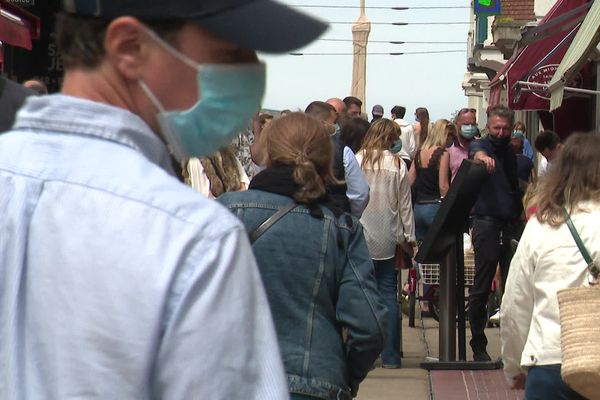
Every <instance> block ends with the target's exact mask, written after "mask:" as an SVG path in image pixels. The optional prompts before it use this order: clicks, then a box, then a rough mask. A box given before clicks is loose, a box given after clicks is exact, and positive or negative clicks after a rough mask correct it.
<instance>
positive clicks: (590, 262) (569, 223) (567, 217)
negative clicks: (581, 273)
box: [563, 209, 600, 279]
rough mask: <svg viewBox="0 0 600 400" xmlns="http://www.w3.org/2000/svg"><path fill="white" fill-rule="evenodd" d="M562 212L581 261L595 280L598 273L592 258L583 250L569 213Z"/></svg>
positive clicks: (583, 246)
mask: <svg viewBox="0 0 600 400" xmlns="http://www.w3.org/2000/svg"><path fill="white" fill-rule="evenodd" d="M563 210H564V212H565V222H566V223H567V226H568V227H569V230H570V231H571V236H573V239H575V243H577V247H578V248H579V252H580V253H581V255H582V256H583V259H584V260H585V262H586V263H587V265H588V269H589V271H590V273H591V274H592V277H593V278H594V279H597V278H598V273H599V272H600V271H599V270H598V266H597V265H596V263H595V262H594V260H592V257H591V256H590V253H589V252H588V251H587V249H586V248H585V245H584V244H583V241H582V240H581V237H579V233H577V229H575V225H573V221H572V220H571V216H570V215H569V213H568V212H567V210H566V209H563Z"/></svg>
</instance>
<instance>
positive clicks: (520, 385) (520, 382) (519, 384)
mask: <svg viewBox="0 0 600 400" xmlns="http://www.w3.org/2000/svg"><path fill="white" fill-rule="evenodd" d="M526 380H527V375H525V374H523V373H521V374H519V375H517V376H515V377H514V378H513V384H512V386H511V387H510V388H511V389H513V390H523V389H525V381H526Z"/></svg>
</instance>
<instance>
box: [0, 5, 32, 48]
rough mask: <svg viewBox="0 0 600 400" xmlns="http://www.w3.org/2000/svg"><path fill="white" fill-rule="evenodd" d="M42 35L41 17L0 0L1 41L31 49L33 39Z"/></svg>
mask: <svg viewBox="0 0 600 400" xmlns="http://www.w3.org/2000/svg"><path fill="white" fill-rule="evenodd" d="M39 37H40V19H39V18H38V17H36V16H35V15H33V14H31V13H29V12H27V11H25V10H23V9H22V8H20V7H17V6H15V5H13V4H10V3H8V2H7V1H5V0H0V41H1V42H2V43H6V44H9V45H11V46H17V47H23V48H25V49H27V50H31V48H32V45H31V41H32V40H33V39H38V38H39Z"/></svg>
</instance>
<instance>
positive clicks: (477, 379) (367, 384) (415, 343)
mask: <svg viewBox="0 0 600 400" xmlns="http://www.w3.org/2000/svg"><path fill="white" fill-rule="evenodd" d="M407 322H408V319H407V318H406V317H404V318H403V320H402V330H403V351H404V358H403V359H402V368H400V369H394V370H384V369H381V368H376V369H375V370H373V371H371V373H369V376H368V377H367V379H366V380H365V381H364V382H363V384H362V385H361V388H360V390H359V393H358V399H357V400H398V399H415V400H475V399H478V400H479V399H481V400H488V399H489V400H492V399H493V400H504V399H510V400H521V399H523V397H524V396H523V391H518V390H511V389H510V387H509V386H508V383H507V382H506V379H505V378H504V374H503V372H502V370H501V369H499V370H491V371H489V370H488V371H466V370H465V371H426V370H424V369H422V368H421V367H420V364H421V362H423V361H425V360H426V358H427V357H434V358H435V357H438V351H439V347H438V346H439V328H438V323H437V322H436V321H434V320H433V319H431V318H423V319H420V318H417V324H416V327H414V328H409V327H408V323H407ZM486 335H487V337H488V340H489V344H488V352H489V354H490V356H491V357H492V359H497V358H498V357H499V356H500V330H499V329H498V328H488V329H486ZM469 336H470V335H469V332H468V327H467V341H468V340H469V339H470V337H469ZM467 347H468V346H467ZM471 356H472V354H471V352H470V350H469V351H468V352H467V358H470V357H471Z"/></svg>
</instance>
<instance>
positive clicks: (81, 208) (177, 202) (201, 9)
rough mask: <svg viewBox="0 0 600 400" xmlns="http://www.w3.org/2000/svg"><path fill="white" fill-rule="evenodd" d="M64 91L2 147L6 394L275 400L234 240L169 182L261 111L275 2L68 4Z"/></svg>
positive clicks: (279, 372) (284, 39)
mask: <svg viewBox="0 0 600 400" xmlns="http://www.w3.org/2000/svg"><path fill="white" fill-rule="evenodd" d="M64 10H65V13H62V14H61V15H60V17H59V20H58V23H57V26H58V32H57V42H58V44H59V47H60V48H61V49H62V55H63V59H64V65H65V70H66V71H65V76H64V85H63V88H62V93H61V94H57V95H50V96H44V97H36V98H30V99H29V100H27V101H26V103H25V106H24V107H23V108H22V109H21V111H20V112H19V114H18V116H17V119H16V122H15V125H14V128H13V130H12V131H10V132H8V133H6V134H4V135H2V136H1V137H0V187H1V188H2V190H0V204H1V207H0V232H2V234H0V320H1V321H2V323H1V324H0V338H1V339H0V360H2V361H0V369H1V370H2V373H1V374H0V399H3V400H13V399H30V400H38V399H50V400H54V399H66V398H74V397H85V398H88V399H101V398H102V399H142V398H144V399H145V398H156V399H184V398H198V399H213V398H215V399H286V398H288V396H289V395H288V387H287V384H286V380H285V375H284V372H283V371H284V370H283V365H282V362H281V359H280V355H279V349H278V345H277V337H276V333H275V330H274V327H273V323H272V320H271V316H270V312H269V306H268V302H267V299H266V295H265V292H264V289H263V286H262V281H261V278H260V275H259V272H258V269H257V266H256V262H255V260H254V257H253V255H252V251H251V248H250V244H249V242H248V239H247V234H246V231H245V229H244V227H243V226H242V225H241V224H240V223H239V222H238V221H237V220H236V219H235V218H234V217H233V216H232V215H231V214H230V213H229V212H228V211H227V210H226V209H224V208H222V207H221V206H220V205H218V204H217V203H216V202H214V201H209V200H207V199H205V198H203V197H202V196H200V195H198V194H197V193H195V192H194V191H193V190H192V189H190V188H188V187H186V186H185V185H183V184H182V183H180V182H179V181H178V180H177V179H176V178H175V177H174V172H173V169H172V168H171V162H170V159H171V157H172V156H173V157H175V158H176V159H177V160H178V161H182V160H184V159H185V158H186V157H188V156H192V155H193V156H202V155H206V154H211V153H212V152H213V151H214V150H215V149H217V148H219V147H221V146H222V145H223V144H226V143H228V142H229V141H230V139H231V137H232V136H233V135H235V134H236V133H237V131H238V130H239V129H240V128H241V127H242V126H243V125H244V124H245V123H246V121H247V120H248V119H249V118H250V117H251V116H252V114H253V113H254V112H255V111H256V110H257V109H258V107H259V105H260V102H261V98H262V94H263V91H264V80H265V78H264V74H265V69H264V66H263V65H262V64H260V63H259V62H258V61H257V57H256V54H255V50H262V51H266V52H275V53H277V52H287V51H290V50H292V49H295V48H297V47H300V46H303V45H305V44H306V43H308V42H310V41H311V40H313V39H314V38H316V37H317V36H318V35H319V34H320V33H322V32H323V31H324V30H325V28H326V25H325V24H323V23H321V22H319V21H317V20H314V19H312V18H309V17H307V16H305V15H303V14H300V13H298V12H297V11H294V10H292V9H289V8H287V7H285V6H283V5H281V4H279V3H276V2H274V1H272V0H202V1H195V0H170V1H168V2H164V1H159V0H128V1H116V0H113V1H109V0H92V1H90V0H65V1H64Z"/></svg>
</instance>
